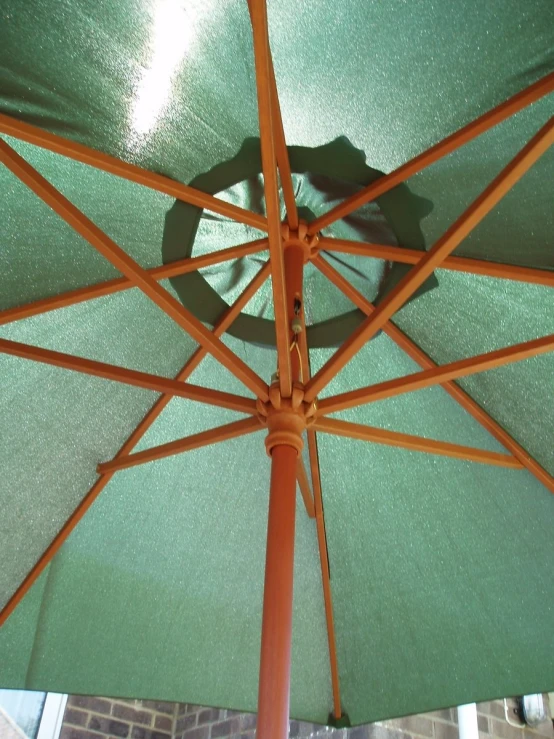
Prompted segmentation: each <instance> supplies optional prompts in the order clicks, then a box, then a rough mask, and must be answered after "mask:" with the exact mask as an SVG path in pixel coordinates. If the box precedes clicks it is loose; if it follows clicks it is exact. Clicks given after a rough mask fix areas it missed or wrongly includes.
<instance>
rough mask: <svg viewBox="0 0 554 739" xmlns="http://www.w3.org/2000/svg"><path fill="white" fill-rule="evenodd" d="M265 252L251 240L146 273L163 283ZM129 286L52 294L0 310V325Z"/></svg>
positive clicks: (116, 283) (119, 283) (121, 281)
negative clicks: (179, 276)
mask: <svg viewBox="0 0 554 739" xmlns="http://www.w3.org/2000/svg"><path fill="white" fill-rule="evenodd" d="M264 249H267V239H258V240H256V241H251V242H249V243H248V244H240V245H239V246H232V247H230V248H229V249H221V250H220V251H216V252H212V253H211V254H202V255H200V256H198V257H190V258H188V259H180V260H179V261H177V262H171V263H170V264H163V265H161V266H160V267H153V268H152V269H148V270H146V271H147V272H148V274H149V275H150V277H152V278H153V279H154V280H156V281H158V280H164V279H167V278H168V277H175V276H177V275H183V274H186V273H188V272H194V270H197V269H201V268H202V267H209V266H210V265H212V264H220V263H221V262H225V261H228V260H229V259H239V258H240V257H245V256H248V255H249V254H256V253H258V252H260V251H264ZM132 287H135V284H134V283H133V282H132V281H131V280H129V279H127V277H118V278H116V279H114V280H108V281H107V282H101V283H98V284H97V285H88V286H86V287H80V288H77V289H76V290H69V291H67V292H65V293H61V294H60V295H53V296H52V297H50V298H43V299H42V300H34V301H33V302H32V303H27V304H25V305H18V306H15V307H14V308H8V309H7V310H4V311H0V326H2V325H4V324H6V323H11V322H12V321H20V320H21V319H22V318H29V317H30V316H36V315H38V314H40V313H47V312H48V311H51V310H57V309H58V308H66V307H67V306H69V305H75V304H76V303H83V302H85V301H87V300H94V299H95V298H101V297H104V296H105V295H113V294H114V293H117V292H121V291H122V290H129V289H130V288H132Z"/></svg>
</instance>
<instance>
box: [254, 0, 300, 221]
mask: <svg viewBox="0 0 554 739" xmlns="http://www.w3.org/2000/svg"><path fill="white" fill-rule="evenodd" d="M248 10H249V11H250V20H252V0H248ZM269 84H270V88H271V89H270V93H271V112H272V118H273V134H274V137H275V156H276V159H277V166H278V167H279V175H280V178H281V187H282V189H283V200H284V201H285V208H286V211H287V221H288V224H289V227H290V228H291V229H292V230H293V231H296V230H297V229H298V210H297V207H296V198H295V196H294V187H293V184H292V173H291V169H290V161H289V153H288V150H287V142H286V138H285V129H284V127H283V117H282V115H281V106H280V105H279V94H278V91H277V82H276V80H275V69H274V68H273V58H272V56H271V51H270V53H269Z"/></svg>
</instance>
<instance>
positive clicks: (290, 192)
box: [269, 57, 298, 231]
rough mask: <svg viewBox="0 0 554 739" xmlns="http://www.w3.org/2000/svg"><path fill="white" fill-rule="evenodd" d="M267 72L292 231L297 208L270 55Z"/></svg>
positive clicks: (282, 184)
mask: <svg viewBox="0 0 554 739" xmlns="http://www.w3.org/2000/svg"><path fill="white" fill-rule="evenodd" d="M269 72H270V83H271V110H272V113H273V129H274V136H275V155H276V157H277V166H278V167H279V177H280V180H281V188H282V190H283V200H284V201H285V208H286V211H287V222H288V225H289V227H290V228H291V229H292V230H293V231H296V229H297V228H298V210H297V208H296V199H295V196H294V187H293V184H292V172H291V169H290V162H289V153H288V150H287V142H286V139H285V129H284V128H283V118H282V116H281V106H280V105H279V94H278V92H277V82H276V80H275V71H274V69H273V60H272V58H271V57H270V58H269Z"/></svg>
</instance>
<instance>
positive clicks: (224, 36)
mask: <svg viewBox="0 0 554 739" xmlns="http://www.w3.org/2000/svg"><path fill="white" fill-rule="evenodd" d="M3 11H4V18H5V19H6V20H5V22H4V23H3V24H2V30H1V43H0V49H1V56H0V62H1V66H2V68H3V69H4V72H3V78H2V85H1V89H2V95H1V96H0V101H1V102H0V108H1V110H2V112H5V113H8V114H10V115H15V116H16V117H20V118H22V119H24V120H26V121H28V122H30V123H33V124H36V125H39V126H41V127H43V128H48V129H49V130H52V131H54V132H55V133H59V134H61V135H63V136H66V137H68V138H73V139H75V140H78V141H81V142H83V143H86V144H88V145H90V146H92V147H93V148H96V149H100V150H101V151H106V152H108V153H110V154H113V155H115V156H119V157H120V158H122V159H125V160H127V161H131V162H135V163H137V164H140V165H142V166H145V167H146V168H148V169H151V170H153V171H158V172H161V173H163V174H166V175H169V176H172V177H174V178H175V179H179V180H181V181H186V180H190V179H192V177H194V176H195V175H196V174H199V173H200V172H203V171H205V170H207V169H209V168H210V167H211V166H213V165H214V164H216V163H218V162H219V161H222V160H224V159H228V158H229V157H230V156H233V155H234V154H235V152H236V151H237V149H238V148H239V146H240V144H241V143H242V141H243V140H244V139H245V138H246V137H247V136H252V135H256V134H257V132H258V131H257V107H256V97H255V81H254V76H253V74H252V70H253V56H252V50H251V46H252V44H251V40H250V39H251V30H250V21H249V18H248V10H247V8H244V7H243V6H235V5H233V4H228V3H227V4H225V5H221V4H220V3H219V2H208V3H204V2H202V3H199V2H188V3H187V4H186V5H185V7H182V6H179V7H176V6H174V5H173V4H167V3H161V4H155V5H154V4H149V5H145V4H143V3H138V2H136V1H135V0H124V2H121V3H118V4H117V5H114V4H113V3H112V2H111V1H110V0H101V1H100V2H98V3H95V4H94V5H93V6H91V5H90V3H88V2H86V0H71V2H67V3H65V4H63V5H60V4H59V3H57V2H55V1H54V2H52V1H50V2H45V3H41V4H40V5H39V6H36V7H35V6H33V5H25V6H22V5H21V3H20V2H18V0H9V1H8V2H7V3H6V4H5V6H4V7H3ZM229 75H231V76H232V79H233V84H232V85H229V84H227V80H228V79H229ZM222 111H225V114H224V115H222Z"/></svg>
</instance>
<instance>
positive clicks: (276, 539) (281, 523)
mask: <svg viewBox="0 0 554 739" xmlns="http://www.w3.org/2000/svg"><path fill="white" fill-rule="evenodd" d="M296 465H297V451H296V449H295V448H294V447H292V446H287V445H285V444H279V445H278V446H275V447H273V449H272V452H271V490H270V494H269V517H268V525H267V550H266V567H265V585H264V610H263V621H262V646H261V656H260V683H259V693H258V731H257V736H258V739H286V737H288V734H289V693H290V661H291V638H292V589H293V566H294V522H295V512H296Z"/></svg>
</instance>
